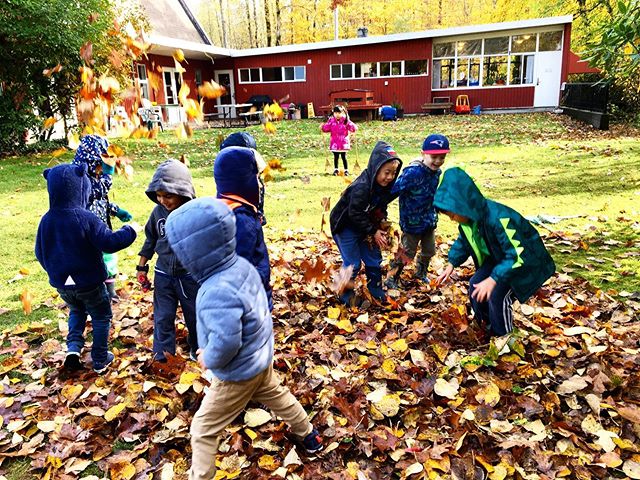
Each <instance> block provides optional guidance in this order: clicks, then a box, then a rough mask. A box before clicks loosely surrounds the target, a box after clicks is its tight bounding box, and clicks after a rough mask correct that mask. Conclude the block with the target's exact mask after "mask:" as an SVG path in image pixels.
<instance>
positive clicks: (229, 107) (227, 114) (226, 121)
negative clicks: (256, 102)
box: [216, 103, 253, 127]
mask: <svg viewBox="0 0 640 480" xmlns="http://www.w3.org/2000/svg"><path fill="white" fill-rule="evenodd" d="M250 107H253V104H252V103H223V104H220V105H216V108H217V109H218V111H219V112H220V113H221V114H222V125H223V126H225V127H231V126H232V125H231V121H232V120H233V119H232V118H231V113H232V112H233V109H234V108H235V110H236V112H239V111H241V110H243V109H245V108H250Z"/></svg>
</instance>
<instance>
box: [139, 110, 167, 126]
mask: <svg viewBox="0 0 640 480" xmlns="http://www.w3.org/2000/svg"><path fill="white" fill-rule="evenodd" d="M138 115H139V116H140V119H141V120H142V122H143V123H144V124H145V125H146V126H147V128H148V129H149V130H151V129H153V128H154V124H157V125H158V126H159V127H160V130H162V131H163V132H164V126H163V125H162V109H161V108H160V107H151V108H144V107H142V108H139V109H138Z"/></svg>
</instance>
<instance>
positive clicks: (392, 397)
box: [374, 393, 400, 417]
mask: <svg viewBox="0 0 640 480" xmlns="http://www.w3.org/2000/svg"><path fill="white" fill-rule="evenodd" d="M374 405H375V407H376V408H377V409H378V410H379V411H380V413H382V414H383V415H384V416H385V417H393V416H395V415H396V414H397V413H398V411H399V410H400V396H399V395H398V394H397V393H388V394H386V395H385V396H384V397H382V400H380V401H379V402H374Z"/></svg>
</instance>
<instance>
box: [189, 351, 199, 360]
mask: <svg viewBox="0 0 640 480" xmlns="http://www.w3.org/2000/svg"><path fill="white" fill-rule="evenodd" d="M189 359H191V360H192V361H194V362H196V363H197V362H198V354H197V353H196V352H189Z"/></svg>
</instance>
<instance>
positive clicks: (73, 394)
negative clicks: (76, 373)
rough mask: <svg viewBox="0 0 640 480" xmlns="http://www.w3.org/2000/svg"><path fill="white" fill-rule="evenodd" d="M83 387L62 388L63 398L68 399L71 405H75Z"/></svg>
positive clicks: (68, 386) (69, 386) (67, 386)
mask: <svg viewBox="0 0 640 480" xmlns="http://www.w3.org/2000/svg"><path fill="white" fill-rule="evenodd" d="M82 390H83V388H82V385H65V386H64V387H62V396H63V397H64V398H66V399H67V401H68V402H69V403H73V402H74V401H75V400H76V399H77V398H78V397H79V396H80V394H81V393H82Z"/></svg>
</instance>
